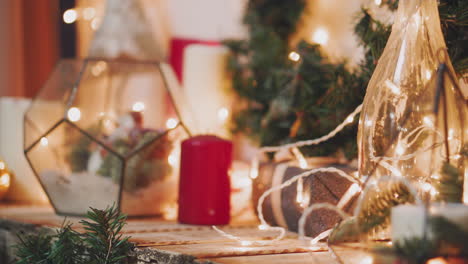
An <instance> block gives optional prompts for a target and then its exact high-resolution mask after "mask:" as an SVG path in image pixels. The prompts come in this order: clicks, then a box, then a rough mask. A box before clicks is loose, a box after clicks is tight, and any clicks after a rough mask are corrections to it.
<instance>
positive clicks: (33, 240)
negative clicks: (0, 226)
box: [14, 233, 54, 264]
mask: <svg viewBox="0 0 468 264" xmlns="http://www.w3.org/2000/svg"><path fill="white" fill-rule="evenodd" d="M18 238H19V241H20V242H19V244H18V245H15V246H14V249H15V253H16V256H17V258H18V259H19V260H18V261H17V262H16V263H17V264H30V263H36V264H54V263H53V262H52V261H51V260H49V258H48V256H49V254H50V251H51V249H52V239H53V237H52V236H50V235H46V234H44V233H39V234H37V235H25V236H21V235H19V236H18Z"/></svg>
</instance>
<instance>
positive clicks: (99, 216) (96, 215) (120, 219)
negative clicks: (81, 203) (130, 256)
mask: <svg viewBox="0 0 468 264" xmlns="http://www.w3.org/2000/svg"><path fill="white" fill-rule="evenodd" d="M86 217H87V218H88V219H89V221H88V220H82V221H80V223H81V224H82V225H83V226H84V229H85V230H86V233H84V234H83V242H84V243H85V244H86V245H87V251H88V255H89V257H90V259H91V262H89V263H95V264H117V263H123V262H122V260H123V259H125V258H126V256H127V255H126V254H127V253H128V252H129V250H130V249H131V244H130V243H129V242H128V237H126V238H123V239H122V235H121V234H119V233H120V231H121V230H122V228H123V227H124V225H125V220H126V216H125V215H122V214H120V213H119V211H118V210H117V208H115V207H110V208H108V209H107V210H105V211H102V210H98V209H95V208H91V210H90V211H88V213H87V214H86Z"/></svg>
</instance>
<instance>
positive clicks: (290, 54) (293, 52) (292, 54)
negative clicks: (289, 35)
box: [288, 51, 301, 62]
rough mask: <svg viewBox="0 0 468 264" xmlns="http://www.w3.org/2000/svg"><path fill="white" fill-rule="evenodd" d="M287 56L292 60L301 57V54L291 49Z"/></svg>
mask: <svg viewBox="0 0 468 264" xmlns="http://www.w3.org/2000/svg"><path fill="white" fill-rule="evenodd" d="M288 58H289V59H290V60H292V61H296V62H297V61H299V60H300V59H301V55H299V53H297V52H295V51H291V52H290V53H289V55H288Z"/></svg>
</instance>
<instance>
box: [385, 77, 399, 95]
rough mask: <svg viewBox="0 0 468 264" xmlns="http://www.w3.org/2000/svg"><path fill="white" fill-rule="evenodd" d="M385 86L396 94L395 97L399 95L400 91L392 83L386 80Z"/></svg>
mask: <svg viewBox="0 0 468 264" xmlns="http://www.w3.org/2000/svg"><path fill="white" fill-rule="evenodd" d="M385 85H386V86H387V87H388V88H390V91H392V93H394V94H396V95H399V94H400V93H401V90H400V87H398V86H397V85H396V84H394V83H393V82H392V81H390V80H386V81H385Z"/></svg>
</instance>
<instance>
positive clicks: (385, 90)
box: [329, 0, 467, 263]
mask: <svg viewBox="0 0 468 264" xmlns="http://www.w3.org/2000/svg"><path fill="white" fill-rule="evenodd" d="M441 64H442V65H443V66H441ZM440 66H441V67H442V68H444V67H445V68H444V70H443V71H439V72H438V69H439V68H440ZM453 80H456V78H455V73H454V70H453V67H452V65H451V62H450V60H449V59H448V56H447V55H446V46H445V42H444V39H443V35H442V31H441V27H440V20H439V14H438V7H437V1H436V0H406V1H400V2H399V7H398V11H397V15H396V17H395V23H394V24H393V27H392V33H391V35H390V38H389V40H388V42H387V45H386V47H385V49H384V52H383V54H382V56H381V57H380V59H379V61H378V64H377V67H376V69H375V71H374V73H373V75H372V78H371V80H370V82H369V85H368V88H367V92H366V96H365V99H364V104H363V110H362V113H361V117H360V123H359V133H358V144H359V145H358V146H359V174H360V177H361V179H362V181H363V184H364V191H363V193H362V194H361V196H360V197H359V199H358V201H357V206H356V210H355V213H354V217H352V218H349V219H347V220H345V221H343V222H342V223H341V224H340V225H339V226H338V227H337V228H335V230H334V232H333V233H332V235H331V236H330V240H329V243H330V244H331V245H332V248H333V250H334V251H335V253H336V254H337V255H338V256H339V257H340V258H341V259H342V260H343V255H342V254H341V253H342V252H341V249H343V248H349V247H352V248H354V249H362V250H363V251H362V255H359V254H361V253H359V254H358V255H359V256H360V258H361V259H360V260H357V259H356V261H357V262H356V263H360V262H361V261H366V260H369V259H370V260H372V259H373V258H374V261H377V260H376V259H375V256H371V253H370V251H371V249H373V248H374V249H375V248H376V247H382V246H383V245H384V247H385V246H386V247H391V245H390V246H389V245H388V244H387V242H390V239H391V236H390V230H389V226H390V212H391V209H392V207H394V206H396V205H398V204H405V203H413V202H415V201H419V202H421V201H425V202H426V203H430V202H432V201H436V200H438V201H443V202H448V201H450V200H448V199H444V198H441V197H440V195H439V194H440V192H441V191H442V192H443V191H444V190H447V189H446V188H450V189H449V192H452V191H454V192H458V193H459V194H460V188H462V186H463V176H464V175H465V174H466V173H465V168H466V156H463V149H464V147H466V144H467V131H466V129H467V126H466V125H467V124H466V123H467V102H466V100H465V99H464V97H463V96H462V94H461V91H460V88H459V87H458V85H457V84H456V82H453ZM446 166H450V168H452V169H453V170H451V171H452V172H455V173H457V175H458V176H457V180H458V181H456V182H452V183H453V184H451V185H450V184H446V183H447V182H446V181H445V180H446V179H444V178H443V177H442V176H441V174H444V171H446V170H444V167H446ZM449 185H450V186H449ZM458 197H459V199H458V202H461V199H460V196H458ZM408 221H410V220H408ZM382 241H384V243H382ZM356 258H357V257H356ZM345 262H346V261H345ZM348 263H351V262H349V261H348Z"/></svg>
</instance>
